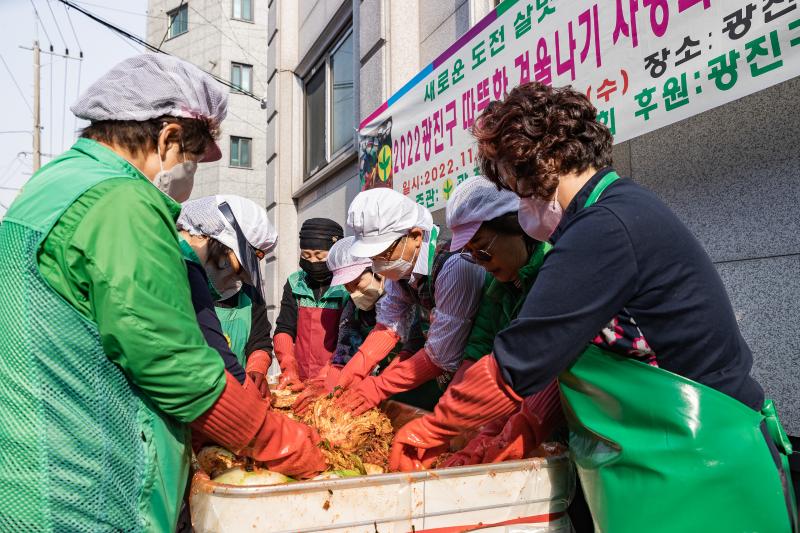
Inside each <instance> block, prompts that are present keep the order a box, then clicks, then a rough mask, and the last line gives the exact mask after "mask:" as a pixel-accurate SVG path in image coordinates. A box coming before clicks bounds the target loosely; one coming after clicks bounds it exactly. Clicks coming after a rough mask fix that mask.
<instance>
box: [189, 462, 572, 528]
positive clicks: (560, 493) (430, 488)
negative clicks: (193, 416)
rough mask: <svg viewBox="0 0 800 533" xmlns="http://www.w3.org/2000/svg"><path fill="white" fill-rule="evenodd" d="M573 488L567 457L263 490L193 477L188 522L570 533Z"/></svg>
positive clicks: (234, 525) (208, 525)
mask: <svg viewBox="0 0 800 533" xmlns="http://www.w3.org/2000/svg"><path fill="white" fill-rule="evenodd" d="M574 484H575V473H574V470H573V467H572V465H571V463H570V462H569V460H568V459H567V458H566V456H564V455H558V456H553V457H547V458H533V459H526V460H522V461H509V462H506V463H499V464H492V465H477V466H465V467H457V468H447V469H441V470H432V471H426V472H415V473H409V474H382V475H374V476H363V477H357V478H347V479H333V480H320V481H303V482H297V483H290V484H287V485H275V486H263V487H262V486H256V487H236V486H231V485H223V484H219V483H215V482H213V481H211V480H209V478H208V476H207V475H206V474H205V473H204V472H197V473H196V474H195V476H194V479H193V480H192V493H191V509H192V523H193V525H194V528H195V530H196V531H197V532H198V533H206V532H215V533H217V532H219V533H222V532H237V533H240V532H244V531H259V532H261V531H263V532H276V533H277V532H281V533H290V532H291V533H299V532H309V531H329V532H342V533H344V532H353V533H355V532H359V533H361V532H364V533H376V532H380V533H407V532H416V533H454V532H456V531H481V532H501V531H503V532H507V533H511V532H517V533H522V532H544V531H550V532H559V533H568V532H569V531H571V526H570V522H569V519H568V517H567V516H566V509H567V506H568V505H569V502H570V501H571V499H572V495H573V493H574V486H575V485H574Z"/></svg>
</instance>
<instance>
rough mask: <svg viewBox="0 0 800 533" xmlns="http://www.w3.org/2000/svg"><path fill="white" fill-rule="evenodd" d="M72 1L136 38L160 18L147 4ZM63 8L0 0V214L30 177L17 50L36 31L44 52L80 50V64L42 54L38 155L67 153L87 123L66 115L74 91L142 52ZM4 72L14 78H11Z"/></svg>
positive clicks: (140, 0) (28, 129)
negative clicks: (149, 19) (154, 18)
mask: <svg viewBox="0 0 800 533" xmlns="http://www.w3.org/2000/svg"><path fill="white" fill-rule="evenodd" d="M74 1H75V3H76V4H78V5H80V6H81V7H83V8H84V9H86V10H87V11H91V12H92V13H94V14H96V15H97V16H99V17H100V18H103V19H105V20H107V21H109V22H111V23H113V24H114V25H116V26H119V27H122V28H124V29H126V30H127V31H129V32H130V33H133V34H134V35H138V36H140V37H144V35H145V24H146V22H147V17H148V16H155V15H157V14H148V13H147V0H91V1H87V2H84V1H82V0H74ZM32 4H33V5H35V6H36V10H37V11H38V13H39V19H40V20H41V22H40V23H38V24H35V21H36V17H35V15H34V9H33V5H32ZM65 7H66V6H64V5H63V4H61V3H60V2H58V1H57V0H0V20H2V21H3V31H2V32H0V57H1V58H2V60H0V97H1V98H0V102H2V103H3V112H2V114H0V217H2V216H3V214H4V213H5V210H6V208H7V206H8V205H9V204H10V203H11V201H12V200H13V199H14V197H15V196H16V194H17V191H18V189H19V187H21V186H22V185H23V184H24V183H25V181H27V180H28V178H30V175H31V151H32V150H33V136H32V131H33V113H32V111H31V108H32V106H33V52H31V51H30V50H24V49H22V48H20V46H25V47H28V48H30V47H31V46H32V43H33V40H34V38H35V35H36V26H38V35H39V37H38V38H39V44H40V46H41V47H42V50H43V51H47V50H49V48H50V44H51V43H52V45H53V51H54V52H56V53H59V54H64V49H65V45H66V47H67V48H69V54H70V56H72V57H75V58H77V57H78V52H79V51H80V50H83V57H84V59H83V61H82V62H79V61H77V60H75V59H72V60H67V59H64V58H61V57H54V56H49V55H46V54H44V53H43V54H42V56H41V65H42V66H41V80H40V82H41V91H40V94H41V97H40V98H41V123H42V127H43V129H42V133H41V140H42V153H43V154H55V155H58V154H60V153H61V152H63V151H64V150H67V149H68V148H69V147H70V146H71V145H72V143H73V141H74V140H75V138H76V133H75V132H76V129H78V128H80V127H81V126H82V124H85V123H82V121H79V120H77V119H76V118H75V117H74V115H73V114H72V113H71V112H70V110H69V106H70V105H72V103H73V102H74V101H75V99H76V98H77V95H78V94H79V90H80V92H82V91H83V90H85V89H86V88H87V87H89V85H91V84H92V83H93V82H94V81H95V80H96V79H97V78H99V77H100V76H101V75H103V74H104V73H105V72H106V71H108V70H109V69H110V68H111V67H113V66H114V65H115V64H117V63H119V62H120V61H121V60H123V59H125V58H126V57H130V56H132V55H135V54H137V53H141V52H142V51H143V50H142V49H141V47H139V46H138V45H135V44H134V43H132V42H130V41H128V40H127V39H124V38H122V37H121V36H119V35H117V34H116V33H114V32H112V31H111V30H108V29H107V28H105V27H103V26H101V25H100V24H98V23H97V22H95V21H93V20H91V19H89V18H87V17H86V16H85V15H83V14H82V13H80V12H78V11H76V10H74V9H68V11H69V18H68V17H67V14H66V12H65ZM51 9H52V13H51ZM53 15H55V20H54V18H53ZM161 16H163V15H161ZM70 20H71V21H72V25H73V26H74V29H75V32H74V34H73V31H72V28H71V27H70V22H69V21H70ZM12 21H13V23H12ZM59 29H60V33H59ZM75 35H77V42H76V38H75ZM62 36H63V37H62ZM65 41H66V42H65ZM3 61H5V64H3ZM79 64H80V69H79ZM6 65H7V66H8V68H6ZM9 69H10V71H11V73H12V74H13V76H12V75H9ZM79 70H80V79H79ZM15 81H16V84H17V85H19V89H18V88H17V86H16V85H15ZM79 82H80V85H79ZM20 93H22V94H20ZM48 160H49V157H47V156H45V155H43V156H42V164H43V165H44V164H45V163H46V162H47V161H48Z"/></svg>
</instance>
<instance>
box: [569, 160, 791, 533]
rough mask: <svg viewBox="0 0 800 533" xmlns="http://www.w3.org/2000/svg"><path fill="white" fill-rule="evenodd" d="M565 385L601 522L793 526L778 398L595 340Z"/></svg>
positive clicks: (615, 528) (768, 530)
mask: <svg viewBox="0 0 800 533" xmlns="http://www.w3.org/2000/svg"><path fill="white" fill-rule="evenodd" d="M618 178H619V176H617V175H616V173H613V172H612V173H610V174H608V175H607V176H606V177H605V178H603V180H601V181H600V183H599V184H598V185H597V187H596V188H595V190H594V191H593V192H592V194H591V195H590V196H589V199H588V200H587V202H586V207H589V206H590V205H592V204H593V203H594V202H595V201H596V200H597V198H598V197H599V196H600V194H601V193H602V192H603V190H604V189H605V187H607V186H608V185H610V184H611V183H613V181H614V180H615V179H618ZM559 385H560V388H561V395H562V405H563V408H564V414H565V416H566V418H567V422H568V425H569V428H570V440H569V446H570V453H571V454H572V456H573V457H574V460H575V465H576V467H577V470H578V474H579V475H580V478H581V484H582V486H583V491H584V494H585V495H586V501H587V503H588V505H589V509H590V510H591V512H592V517H593V518H594V523H595V530H596V531H598V532H601V533H606V532H608V533H628V532H630V533H641V532H643V531H647V532H650V533H660V532H664V533H667V532H669V533H673V532H684V531H686V532H694V531H697V532H704V533H716V532H719V533H730V532H745V531H758V532H761V533H773V532H774V533H788V532H790V531H792V530H793V529H794V527H795V526H796V521H797V512H796V509H794V495H793V494H792V489H791V478H789V467H788V459H787V455H788V454H790V453H791V446H790V444H789V441H788V438H787V437H786V434H785V433H784V432H783V429H782V428H781V425H780V422H779V421H778V418H777V415H776V414H775V410H774V408H773V406H772V402H771V401H769V400H767V401H766V402H765V403H764V407H763V408H762V410H761V411H754V410H753V409H751V408H749V407H748V406H746V405H744V404H743V403H741V402H739V401H738V400H736V399H734V398H732V397H730V396H728V395H727V394H723V393H722V392H719V391H717V390H715V389H712V388H711V387H707V386H705V385H703V384H701V383H697V382H695V381H692V380H690V379H687V378H685V377H683V376H679V375H676V374H673V373H671V372H668V371H666V370H664V369H661V368H657V367H654V366H650V365H647V364H645V363H642V362H640V361H636V360H633V359H630V358H625V357H621V356H620V355H617V354H614V353H611V352H607V351H604V350H602V349H600V348H599V347H597V346H594V345H589V347H588V348H586V350H585V351H584V352H583V354H582V355H581V356H580V357H579V358H578V359H577V361H575V363H573V364H572V366H570V368H568V369H567V370H565V371H564V372H562V374H561V375H560V376H559ZM762 427H763V428H764V431H766V432H767V434H768V435H765V433H764V432H763V431H762ZM767 437H768V438H770V439H771V440H772V441H773V442H774V444H775V447H776V448H777V454H778V456H779V458H780V461H781V462H782V465H781V466H782V470H783V471H784V472H785V473H786V478H787V479H788V480H789V485H788V487H785V488H784V487H783V486H782V483H781V475H780V471H779V469H778V468H777V467H776V464H775V461H774V460H773V457H772V455H771V452H770V448H769V446H768V444H767V440H766V438H767ZM789 500H791V501H789Z"/></svg>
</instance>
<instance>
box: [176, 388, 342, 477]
mask: <svg viewBox="0 0 800 533" xmlns="http://www.w3.org/2000/svg"><path fill="white" fill-rule="evenodd" d="M225 378H226V383H225V390H224V391H222V394H221V395H220V397H219V398H218V399H217V401H216V402H215V403H214V405H212V406H211V408H210V409H208V411H206V412H205V413H203V414H202V415H200V417H198V418H197V420H195V421H194V422H192V424H191V427H192V431H198V432H200V433H201V434H203V435H206V436H207V437H208V438H210V439H211V440H213V441H214V442H217V443H218V444H220V445H222V446H224V447H226V448H227V449H229V450H230V451H232V452H233V453H235V454H241V455H246V456H248V457H252V458H253V459H255V460H257V461H261V462H263V463H266V466H267V468H269V469H270V470H274V471H275V472H280V473H282V474H284V475H287V476H295V477H300V478H308V477H313V476H315V475H317V474H319V473H320V472H322V471H323V470H325V468H326V465H325V460H324V458H323V456H322V453H321V452H320V450H319V447H318V446H317V445H318V444H319V442H320V438H319V435H318V434H317V432H316V430H314V429H313V428H311V427H310V426H307V425H305V424H302V423H300V422H296V421H294V420H291V419H290V418H289V417H287V416H285V415H282V414H280V413H277V412H275V411H272V410H270V409H269V403H268V402H265V401H264V400H262V399H261V397H260V394H259V393H258V392H257V391H256V388H255V386H254V385H253V383H252V381H250V380H249V379H245V384H244V386H242V385H239V382H238V381H236V378H234V377H233V376H232V375H231V374H230V373H229V372H225Z"/></svg>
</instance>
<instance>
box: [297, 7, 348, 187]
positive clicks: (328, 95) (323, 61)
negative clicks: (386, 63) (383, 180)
mask: <svg viewBox="0 0 800 533" xmlns="http://www.w3.org/2000/svg"><path fill="white" fill-rule="evenodd" d="M350 36H353V25H352V22H351V23H350V24H349V25H348V26H347V27H345V28H344V29H342V30H341V31H340V32H339V35H337V37H336V38H335V39H334V40H333V41H332V43H331V45H330V46H329V47H328V48H327V49H326V50H325V52H323V53H322V55H321V57H320V58H319V59H318V60H317V61H316V62H315V63H314V66H313V67H311V69H310V70H309V71H308V72H307V73H306V75H305V76H303V77H302V79H301V80H302V82H303V147H304V150H303V152H304V153H303V182H304V183H305V182H307V181H309V180H311V179H312V178H313V177H314V176H315V175H316V174H318V173H319V172H321V171H322V170H323V169H325V168H326V167H327V166H328V165H330V164H331V163H332V162H334V161H336V160H337V159H338V158H340V157H342V156H343V155H344V154H346V153H348V152H351V151H353V150H354V149H355V144H354V142H353V141H352V140H350V141H349V142H347V143H346V144H345V145H344V146H342V147H341V148H339V149H338V150H336V151H334V150H333V129H332V128H333V120H334V118H333V113H334V106H333V63H332V58H333V55H334V54H335V53H336V52H337V51H338V50H339V49H340V48H341V47H342V45H343V44H344V42H345V41H346V40H347V39H348V37H350ZM353 38H355V37H354V36H353ZM353 61H355V58H354V59H353ZM320 69H324V71H325V140H324V142H325V160H324V162H323V163H322V164H321V165H318V166H316V167H314V168H309V167H308V165H309V161H308V158H307V154H306V153H305V152H306V150H305V148H307V146H308V138H309V135H308V133H309V132H308V128H307V122H306V119H307V117H306V113H307V112H308V93H307V91H306V86H307V85H308V82H309V81H310V80H311V78H313V77H314V75H315V74H316V73H317V72H319V70H320ZM354 90H355V88H354ZM353 98H356V95H355V94H354V95H353ZM353 124H354V126H355V125H356V124H355V119H353Z"/></svg>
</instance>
